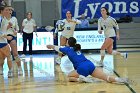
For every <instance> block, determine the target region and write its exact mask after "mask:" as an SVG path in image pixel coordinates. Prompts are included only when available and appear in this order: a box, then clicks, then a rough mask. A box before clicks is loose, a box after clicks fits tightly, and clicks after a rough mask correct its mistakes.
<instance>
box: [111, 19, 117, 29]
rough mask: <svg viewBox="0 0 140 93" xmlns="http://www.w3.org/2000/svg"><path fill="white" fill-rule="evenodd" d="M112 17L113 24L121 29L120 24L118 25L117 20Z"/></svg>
mask: <svg viewBox="0 0 140 93" xmlns="http://www.w3.org/2000/svg"><path fill="white" fill-rule="evenodd" d="M111 19H112V24H113V26H114V27H115V28H116V30H117V31H119V25H118V23H117V21H116V20H115V19H114V18H111Z"/></svg>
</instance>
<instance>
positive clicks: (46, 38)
mask: <svg viewBox="0 0 140 93" xmlns="http://www.w3.org/2000/svg"><path fill="white" fill-rule="evenodd" d="M48 44H53V33H52V32H37V36H36V34H35V33H33V43H32V45H33V50H49V49H47V48H46V45H48ZM17 48H18V51H23V38H22V35H21V34H20V33H18V34H17ZM28 49H29V47H28V43H27V50H28Z"/></svg>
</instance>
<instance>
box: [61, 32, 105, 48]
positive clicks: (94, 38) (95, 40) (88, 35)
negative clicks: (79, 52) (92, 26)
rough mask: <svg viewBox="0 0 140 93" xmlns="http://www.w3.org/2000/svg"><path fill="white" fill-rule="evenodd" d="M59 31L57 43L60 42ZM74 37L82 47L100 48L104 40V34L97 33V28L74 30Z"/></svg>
mask: <svg viewBox="0 0 140 93" xmlns="http://www.w3.org/2000/svg"><path fill="white" fill-rule="evenodd" d="M60 35H61V32H58V45H59V44H60ZM74 37H75V38H76V40H77V43H79V44H81V48H82V49H100V48H101V46H102V44H103V42H104V39H105V37H104V34H99V33H98V31H97V30H87V31H75V32H74Z"/></svg>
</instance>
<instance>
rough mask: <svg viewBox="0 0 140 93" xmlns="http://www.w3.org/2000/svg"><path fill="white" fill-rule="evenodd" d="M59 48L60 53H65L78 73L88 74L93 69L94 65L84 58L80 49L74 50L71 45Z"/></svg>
mask: <svg viewBox="0 0 140 93" xmlns="http://www.w3.org/2000/svg"><path fill="white" fill-rule="evenodd" d="M59 50H60V51H61V52H62V53H64V54H67V56H68V57H69V59H70V61H71V62H72V64H73V66H74V69H75V70H77V73H78V74H80V75H83V76H88V75H91V74H92V73H93V71H94V70H95V65H94V64H93V63H92V62H91V61H90V60H88V59H87V58H85V56H84V55H83V54H82V53H81V52H80V51H74V49H73V47H68V46H66V47H63V48H59Z"/></svg>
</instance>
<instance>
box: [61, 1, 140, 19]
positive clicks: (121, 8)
mask: <svg viewBox="0 0 140 93" xmlns="http://www.w3.org/2000/svg"><path fill="white" fill-rule="evenodd" d="M61 4H62V5H61V10H62V12H61V13H62V18H66V11H68V10H70V11H71V12H72V16H73V17H75V18H78V17H80V15H81V14H83V13H85V14H86V15H87V17H88V18H90V19H92V18H99V17H100V16H101V13H100V9H101V7H106V8H108V10H109V12H110V15H111V16H112V17H115V18H120V17H124V16H128V15H129V16H131V17H140V1H139V0H62V3H61Z"/></svg>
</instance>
